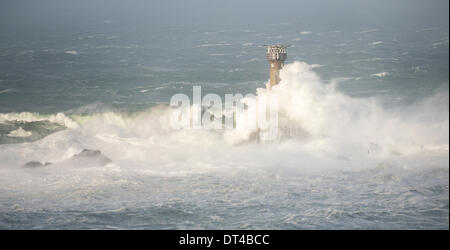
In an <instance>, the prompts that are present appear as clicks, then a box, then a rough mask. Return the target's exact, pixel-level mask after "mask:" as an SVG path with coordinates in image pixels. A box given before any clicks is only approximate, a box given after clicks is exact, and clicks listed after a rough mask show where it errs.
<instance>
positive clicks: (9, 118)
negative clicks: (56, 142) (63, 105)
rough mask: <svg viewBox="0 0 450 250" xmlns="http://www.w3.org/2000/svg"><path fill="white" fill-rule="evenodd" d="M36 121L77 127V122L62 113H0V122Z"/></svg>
mask: <svg viewBox="0 0 450 250" xmlns="http://www.w3.org/2000/svg"><path fill="white" fill-rule="evenodd" d="M13 121H16V122H36V121H49V122H51V123H56V124H59V125H61V126H64V127H66V128H77V127H78V124H77V123H76V122H75V121H73V120H72V119H71V118H70V117H67V116H66V115H65V114H64V113H57V114H50V115H42V114H39V113H31V112H21V113H0V123H5V122H13Z"/></svg>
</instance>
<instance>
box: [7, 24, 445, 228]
mask: <svg viewBox="0 0 450 250" xmlns="http://www.w3.org/2000/svg"><path fill="white" fill-rule="evenodd" d="M279 43H281V44H286V45H290V47H288V48H287V54H288V57H287V60H286V62H285V66H284V68H283V69H282V71H281V73H280V77H281V82H280V84H279V85H277V86H275V87H273V88H272V90H270V91H272V92H273V93H275V94H277V95H278V96H279V112H278V119H279V120H278V121H279V122H278V124H279V128H280V129H279V136H278V137H277V138H276V139H274V140H271V141H264V142H262V141H259V140H254V138H253V137H252V136H251V135H252V133H253V132H254V131H247V130H240V129H239V126H236V127H235V128H233V129H228V130H227V129H206V128H199V129H198V128H197V129H194V128H185V129H178V130H175V129H172V128H171V127H170V123H169V121H168V120H169V118H168V117H169V114H170V112H171V111H172V110H173V107H170V106H169V103H170V100H171V97H172V96H174V95H175V94H179V93H181V94H185V95H188V96H192V92H193V88H194V86H201V90H202V96H205V95H206V94H208V93H213V94H217V95H219V96H220V97H222V98H224V96H225V95H226V94H242V95H244V96H245V95H246V94H253V95H254V96H255V98H258V96H259V95H260V94H261V92H264V91H267V90H265V88H266V84H267V82H268V81H269V62H268V61H267V59H266V54H265V53H266V49H265V48H264V45H267V44H279ZM84 149H89V150H99V151H100V152H101V155H102V156H103V157H107V158H108V159H110V160H111V161H110V162H109V163H107V164H106V165H105V164H97V162H92V164H86V162H88V163H89V159H87V160H86V161H82V162H81V163H80V162H79V161H73V160H72V159H73V156H74V155H76V154H79V153H80V152H81V151H83V150H84ZM31 161H38V162H41V163H43V164H44V163H45V162H48V163H51V164H50V165H47V166H40V167H24V165H25V164H26V163H27V162H31ZM94 161H95V159H94ZM448 228H449V30H448V25H447V26H445V25H444V26H442V27H441V26H424V25H409V26H406V27H398V26H388V25H378V26H377V25H373V26H370V25H349V26H339V27H333V25H319V24H317V23H316V22H315V21H314V20H302V19H299V20H290V21H286V22H279V23H276V22H272V23H264V24H258V22H253V23H251V24H249V25H238V24H229V25H226V24H223V25H214V26H208V25H205V26H193V25H183V24H178V25H161V26H155V25H153V26H151V27H148V26H146V25H144V24H136V25H129V24H124V23H122V22H120V21H115V20H103V21H102V22H98V23H95V24H92V25H89V26H84V27H83V28H82V29H81V28H80V29H67V30H58V31H55V30H52V28H51V27H47V28H41V29H36V30H30V31H29V32H27V33H26V34H24V33H18V32H13V31H10V30H9V31H8V32H2V34H1V37H0V229H446V230H448Z"/></svg>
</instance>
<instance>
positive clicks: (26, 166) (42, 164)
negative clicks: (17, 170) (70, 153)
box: [23, 161, 51, 168]
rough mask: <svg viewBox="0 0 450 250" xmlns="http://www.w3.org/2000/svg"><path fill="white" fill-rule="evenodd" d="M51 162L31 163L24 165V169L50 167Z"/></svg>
mask: <svg viewBox="0 0 450 250" xmlns="http://www.w3.org/2000/svg"><path fill="white" fill-rule="evenodd" d="M50 164H51V163H50V162H44V163H42V162H40V161H29V162H27V163H25V164H24V165H23V167H24V168H39V167H45V166H48V165H50Z"/></svg>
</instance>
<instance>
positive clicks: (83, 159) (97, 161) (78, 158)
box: [23, 149, 111, 168]
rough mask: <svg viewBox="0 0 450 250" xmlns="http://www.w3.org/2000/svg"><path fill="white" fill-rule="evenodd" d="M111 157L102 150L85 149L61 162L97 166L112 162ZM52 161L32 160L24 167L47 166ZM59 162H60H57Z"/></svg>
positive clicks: (72, 164)
mask: <svg viewBox="0 0 450 250" xmlns="http://www.w3.org/2000/svg"><path fill="white" fill-rule="evenodd" d="M110 162H111V159H109V158H108V157H106V156H105V155H103V154H102V152H101V151H100V150H91V149H83V151H81V152H80V153H78V154H76V155H74V156H72V157H70V158H69V159H67V160H65V161H63V162H60V163H61V164H64V165H71V166H76V167H96V166H105V165H106V164H108V163H110ZM50 164H52V163H50V162H44V163H42V162H40V161H30V162H27V163H25V164H24V165H23V167H24V168H39V167H45V166H48V165H50ZM57 164H58V163H57Z"/></svg>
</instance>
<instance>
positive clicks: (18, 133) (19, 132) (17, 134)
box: [8, 127, 33, 137]
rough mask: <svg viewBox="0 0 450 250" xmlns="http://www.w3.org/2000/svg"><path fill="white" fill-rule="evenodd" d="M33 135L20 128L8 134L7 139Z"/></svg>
mask: <svg viewBox="0 0 450 250" xmlns="http://www.w3.org/2000/svg"><path fill="white" fill-rule="evenodd" d="M32 134H33V133H32V132H31V131H26V130H24V129H23V128H22V127H19V128H18V129H16V130H13V131H11V132H9V134H8V136H9V137H30V136H31V135H32Z"/></svg>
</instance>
